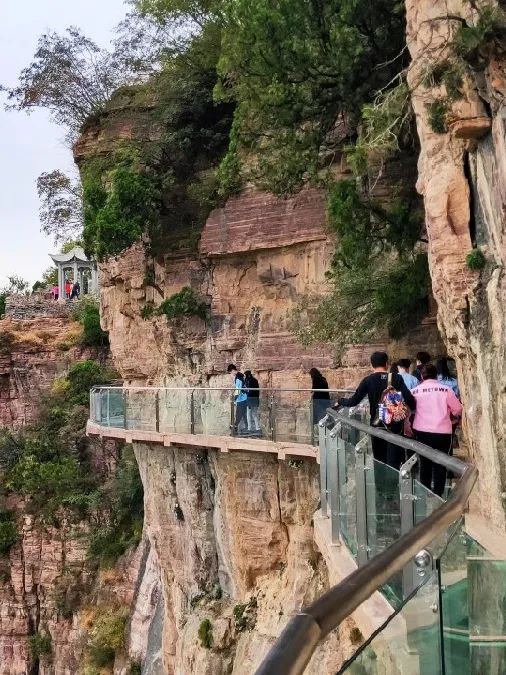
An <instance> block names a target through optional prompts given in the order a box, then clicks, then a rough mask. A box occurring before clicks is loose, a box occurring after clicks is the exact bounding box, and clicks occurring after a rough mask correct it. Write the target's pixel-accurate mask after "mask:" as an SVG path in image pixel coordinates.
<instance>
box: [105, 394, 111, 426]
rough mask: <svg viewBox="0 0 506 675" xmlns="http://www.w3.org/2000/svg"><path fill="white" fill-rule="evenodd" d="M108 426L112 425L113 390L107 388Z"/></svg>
mask: <svg viewBox="0 0 506 675" xmlns="http://www.w3.org/2000/svg"><path fill="white" fill-rule="evenodd" d="M106 420H107V426H108V427H110V426H111V390H110V389H108V390H107V407H106Z"/></svg>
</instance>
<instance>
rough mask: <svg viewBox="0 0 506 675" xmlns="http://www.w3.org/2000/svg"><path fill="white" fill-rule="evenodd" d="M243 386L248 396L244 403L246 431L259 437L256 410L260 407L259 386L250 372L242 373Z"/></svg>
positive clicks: (259, 431)
mask: <svg viewBox="0 0 506 675" xmlns="http://www.w3.org/2000/svg"><path fill="white" fill-rule="evenodd" d="M244 385H245V387H246V391H247V396H248V398H247V401H246V403H247V420H248V429H249V431H250V432H251V433H252V434H255V435H259V434H260V433H261V430H260V419H259V417H258V409H259V407H260V384H259V383H258V380H257V378H256V377H254V375H253V373H252V372H251V370H245V371H244Z"/></svg>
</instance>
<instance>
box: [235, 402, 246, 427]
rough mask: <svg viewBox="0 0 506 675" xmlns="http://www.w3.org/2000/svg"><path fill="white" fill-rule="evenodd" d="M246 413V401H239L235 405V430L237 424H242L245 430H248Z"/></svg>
mask: <svg viewBox="0 0 506 675" xmlns="http://www.w3.org/2000/svg"><path fill="white" fill-rule="evenodd" d="M247 411H248V403H247V401H241V402H240V403H236V404H235V420H234V428H235V429H238V427H239V424H240V423H241V422H244V426H245V427H246V429H247V428H248V421H247V419H246V414H247Z"/></svg>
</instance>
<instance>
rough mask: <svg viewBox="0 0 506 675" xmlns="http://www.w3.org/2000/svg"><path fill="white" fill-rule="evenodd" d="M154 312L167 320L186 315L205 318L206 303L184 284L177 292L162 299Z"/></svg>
mask: <svg viewBox="0 0 506 675" xmlns="http://www.w3.org/2000/svg"><path fill="white" fill-rule="evenodd" d="M155 314H157V315H158V316H166V317H167V319H169V320H170V319H177V318H180V317H188V316H198V317H200V318H201V319H204V320H205V319H206V318H207V305H206V304H205V302H202V301H201V300H200V299H199V298H198V296H197V295H196V293H195V291H194V290H193V289H192V288H190V287H189V286H185V287H184V288H182V289H181V290H180V291H179V293H174V295H171V296H170V298H167V299H166V300H164V301H163V302H162V303H161V305H160V306H159V307H157V309H156V310H155Z"/></svg>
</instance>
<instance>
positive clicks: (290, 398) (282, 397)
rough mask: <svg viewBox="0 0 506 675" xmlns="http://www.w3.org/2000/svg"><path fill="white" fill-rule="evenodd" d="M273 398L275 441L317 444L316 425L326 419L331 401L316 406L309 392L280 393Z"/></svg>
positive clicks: (273, 394)
mask: <svg viewBox="0 0 506 675" xmlns="http://www.w3.org/2000/svg"><path fill="white" fill-rule="evenodd" d="M272 396H273V422H274V440H276V441H284V442H295V443H312V444H317V439H318V429H317V427H316V424H317V422H318V421H319V420H320V419H321V417H324V415H325V410H326V408H327V407H328V405H329V401H328V400H326V401H324V402H321V401H319V402H318V403H317V404H316V406H314V405H313V404H312V401H311V392H308V391H278V392H272ZM313 421H314V424H313Z"/></svg>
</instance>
